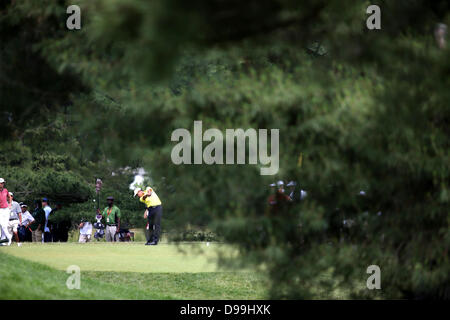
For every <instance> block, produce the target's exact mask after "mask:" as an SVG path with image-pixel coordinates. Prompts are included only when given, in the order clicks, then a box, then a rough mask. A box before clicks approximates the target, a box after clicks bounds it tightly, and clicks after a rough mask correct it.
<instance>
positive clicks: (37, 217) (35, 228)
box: [30, 200, 45, 242]
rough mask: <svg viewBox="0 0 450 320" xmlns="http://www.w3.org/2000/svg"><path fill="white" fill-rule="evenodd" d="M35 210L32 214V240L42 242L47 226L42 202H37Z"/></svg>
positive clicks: (35, 202)
mask: <svg viewBox="0 0 450 320" xmlns="http://www.w3.org/2000/svg"><path fill="white" fill-rule="evenodd" d="M34 204H35V209H34V211H33V213H32V216H33V218H34V223H32V224H31V225H30V229H31V239H32V241H33V242H42V232H43V231H44V225H45V211H44V209H42V203H41V201H40V200H35V201H34Z"/></svg>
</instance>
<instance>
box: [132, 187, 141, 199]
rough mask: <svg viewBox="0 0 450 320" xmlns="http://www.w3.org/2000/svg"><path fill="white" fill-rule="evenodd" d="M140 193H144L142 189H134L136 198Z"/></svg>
mask: <svg viewBox="0 0 450 320" xmlns="http://www.w3.org/2000/svg"><path fill="white" fill-rule="evenodd" d="M139 191H142V189H141V188H136V189H134V196H135V197H136V195H137V194H138V192H139Z"/></svg>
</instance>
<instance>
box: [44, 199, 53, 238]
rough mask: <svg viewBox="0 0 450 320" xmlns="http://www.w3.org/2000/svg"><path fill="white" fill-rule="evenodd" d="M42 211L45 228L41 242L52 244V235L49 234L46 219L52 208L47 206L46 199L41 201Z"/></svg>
mask: <svg viewBox="0 0 450 320" xmlns="http://www.w3.org/2000/svg"><path fill="white" fill-rule="evenodd" d="M42 209H44V212H45V226H44V233H43V234H42V242H52V235H51V233H50V228H49V227H48V218H49V216H50V213H51V212H52V208H51V207H50V206H49V201H48V199H47V198H44V199H42Z"/></svg>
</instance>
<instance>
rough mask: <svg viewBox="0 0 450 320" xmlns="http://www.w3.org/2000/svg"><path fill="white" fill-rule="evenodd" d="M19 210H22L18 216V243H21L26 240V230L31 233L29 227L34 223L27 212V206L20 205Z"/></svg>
mask: <svg viewBox="0 0 450 320" xmlns="http://www.w3.org/2000/svg"><path fill="white" fill-rule="evenodd" d="M20 208H21V209H22V213H21V214H20V215H19V238H20V241H22V242H23V241H25V239H26V234H27V229H28V230H29V232H30V233H31V229H29V226H30V225H31V224H32V223H34V218H33V216H32V215H31V213H30V212H29V211H28V206H27V205H26V204H24V203H21V204H20Z"/></svg>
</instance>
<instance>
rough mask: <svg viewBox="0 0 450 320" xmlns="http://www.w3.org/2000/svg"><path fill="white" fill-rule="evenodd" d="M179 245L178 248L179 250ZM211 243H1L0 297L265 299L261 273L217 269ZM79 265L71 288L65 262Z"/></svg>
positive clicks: (218, 247) (216, 251)
mask: <svg viewBox="0 0 450 320" xmlns="http://www.w3.org/2000/svg"><path fill="white" fill-rule="evenodd" d="M180 249H181V250H182V251H184V252H182V251H180ZM219 250H222V251H223V252H225V253H226V254H234V253H233V251H232V250H231V249H229V248H227V247H224V246H221V245H217V244H212V245H210V246H208V247H206V245H205V244H204V243H202V244H182V245H181V246H180V247H177V246H175V245H171V244H161V245H158V246H144V245H143V243H131V244H129V243H115V244H109V243H90V244H77V243H61V244H60V243H58V244H45V245H42V244H24V245H23V246H22V247H17V246H11V247H0V299H264V298H266V290H265V286H264V283H263V279H262V277H260V276H258V275H257V274H255V273H252V272H248V271H238V272H223V271H220V270H218V268H217V263H216V257H217V254H218V251H219ZM70 265H77V266H79V267H80V269H81V289H80V290H69V289H67V287H66V280H67V278H68V277H69V274H67V273H66V272H65V270H66V269H67V267H68V266H70Z"/></svg>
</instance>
